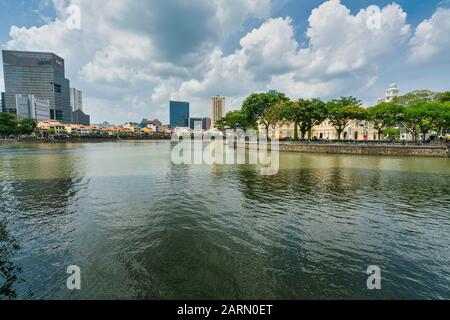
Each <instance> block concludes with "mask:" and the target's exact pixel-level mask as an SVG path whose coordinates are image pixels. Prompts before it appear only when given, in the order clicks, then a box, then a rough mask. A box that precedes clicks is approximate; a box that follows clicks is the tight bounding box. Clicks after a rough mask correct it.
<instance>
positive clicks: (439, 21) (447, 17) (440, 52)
mask: <svg viewBox="0 0 450 320" xmlns="http://www.w3.org/2000/svg"><path fill="white" fill-rule="evenodd" d="M449 35H450V9H443V8H440V9H438V10H437V11H436V13H435V14H433V16H432V17H431V18H430V19H427V20H425V21H423V22H422V23H421V24H419V26H418V27H417V29H416V32H415V34H414V37H413V38H412V39H411V42H410V45H411V55H410V57H409V61H410V62H412V63H415V62H424V61H429V60H430V59H432V58H435V57H446V58H447V60H448V59H449V54H448V52H449V50H450V36H449Z"/></svg>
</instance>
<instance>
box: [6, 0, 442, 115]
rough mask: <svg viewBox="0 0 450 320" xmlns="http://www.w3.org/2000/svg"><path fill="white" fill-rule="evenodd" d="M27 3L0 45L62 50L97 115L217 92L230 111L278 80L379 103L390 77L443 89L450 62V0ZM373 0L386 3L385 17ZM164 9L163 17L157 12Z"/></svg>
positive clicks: (163, 108)
mask: <svg viewBox="0 0 450 320" xmlns="http://www.w3.org/2000/svg"><path fill="white" fill-rule="evenodd" d="M38 2H39V3H38ZM24 3H25V4H24V5H23V4H20V3H11V2H9V3H6V2H5V3H2V4H0V6H1V9H2V10H3V11H5V12H11V16H10V17H6V19H3V21H2V22H0V24H1V26H2V28H1V30H2V31H1V32H0V45H1V47H2V49H17V50H32V51H51V52H54V53H55V54H57V55H59V56H61V57H62V58H64V59H65V60H66V69H67V70H66V73H67V77H68V78H69V79H70V80H71V87H74V88H78V89H80V90H81V91H83V98H84V105H85V111H86V113H88V114H91V115H92V118H93V119H92V121H93V122H101V121H109V122H114V123H120V122H123V121H126V120H128V119H141V118H143V117H150V118H155V117H158V118H160V119H161V120H162V121H164V122H168V119H169V112H168V110H167V101H169V100H188V101H190V102H191V107H192V110H191V114H192V115H193V116H204V115H208V114H209V112H208V109H209V108H210V102H209V99H210V97H211V96H213V95H215V94H220V95H223V96H225V97H226V98H227V110H226V111H230V110H233V109H238V108H239V107H240V104H241V102H242V100H243V98H245V96H246V94H248V93H249V92H266V91H268V90H271V89H274V90H277V91H280V92H285V93H286V94H287V95H289V96H290V97H292V98H293V99H296V98H300V97H302V98H308V97H320V98H322V99H325V100H326V99H329V98H331V97H337V96H341V95H354V96H357V97H358V98H360V99H362V100H363V102H364V103H365V104H367V105H373V104H375V103H376V101H377V99H378V98H379V95H380V93H381V92H384V90H385V89H386V87H388V85H389V84H390V83H392V82H395V83H398V84H400V85H401V87H402V91H403V92H409V91H413V90H416V89H422V88H429V89H432V90H436V91H444V90H445V89H446V88H445V87H446V83H448V76H447V74H448V67H447V68H446V67H442V66H443V65H444V66H448V59H449V57H448V55H447V54H446V52H447V50H448V48H450V40H447V39H445V38H443V37H439V36H437V35H439V34H448V32H449V30H447V28H448V25H447V24H445V21H448V18H449V17H450V9H449V2H448V1H437V0H436V1H434V0H433V1H426V3H418V2H412V1H396V3H397V4H391V2H390V1H384V0H383V1H351V0H348V1H344V0H343V1H337V0H332V1H315V0H311V1H308V2H303V3H298V2H296V1H285V0H283V1H281V0H280V1H276V0H273V1H270V0H258V1H256V2H255V1H244V2H243V3H241V5H240V6H239V11H236V10H233V9H230V8H231V7H230V6H227V7H226V8H224V7H223V4H221V3H220V2H214V1H213V2H209V3H203V2H202V1H199V2H198V3H196V4H195V5H192V6H191V7H190V8H189V10H188V12H187V14H186V15H184V16H185V17H184V18H183V19H181V20H180V21H179V24H177V25H176V27H175V28H169V27H170V25H166V24H165V23H166V22H165V20H164V19H165V18H164V15H163V13H164V14H170V15H172V16H173V15H179V14H180V13H181V12H183V11H182V10H185V9H183V8H182V6H181V5H180V4H179V3H176V4H174V5H173V6H170V7H166V5H164V4H163V3H158V1H156V2H154V3H142V2H138V1H131V2H127V3H125V2H122V1H119V2H118V4H117V8H119V9H120V8H122V7H124V6H126V8H125V7H124V10H123V17H121V19H119V21H114V19H113V17H114V12H115V11H114V10H117V8H108V6H105V7H106V9H108V10H104V12H102V13H99V12H97V11H96V10H94V9H93V8H95V7H96V6H97V5H98V4H99V3H97V4H95V3H94V2H92V1H86V0H73V1H46V2H45V3H43V2H41V1H31V0H29V1H25V2H24ZM70 4H74V5H77V6H79V8H80V12H81V16H82V20H81V21H82V23H81V25H80V28H79V29H77V28H73V29H71V28H68V26H67V24H66V21H67V20H68V18H69V16H68V15H69V14H68V13H67V11H66V9H67V8H68V6H69V5H70ZM370 5H376V6H378V7H379V8H380V10H381V11H380V12H379V18H380V19H379V21H378V22H380V24H379V25H378V24H377V19H372V18H373V16H371V14H372V13H374V12H375V13H376V10H375V11H373V12H372V11H371V10H372V9H373V8H372V9H370ZM224 9H226V10H224ZM159 10H163V11H161V17H160V18H156V17H153V15H152V12H156V13H157V12H160V11H159ZM331 13H333V14H332V15H331ZM99 15H100V16H99ZM156 16H158V14H156ZM149 17H153V18H152V19H150V18H149ZM375 17H377V15H376V14H375ZM100 18H101V19H100ZM143 18H145V19H143ZM143 20H145V23H143V24H142V25H140V24H132V25H129V26H128V25H127V24H126V23H125V22H126V21H143ZM100 21H102V23H104V25H101V24H100ZM155 28H157V29H158V30H159V33H158V34H156V33H155V32H154V30H155ZM105 30H108V31H105ZM179 30H184V31H186V32H189V33H190V34H193V35H195V36H192V37H184V36H183V32H181V33H180V32H179ZM330 30H332V32H331V31H330ZM430 32H431V35H432V36H430ZM113 34H114V35H116V37H115V38H114V37H113ZM167 39H170V40H167ZM275 39H277V41H274V40H275ZM271 44H272V45H271ZM374 44H376V47H374ZM0 72H3V70H1V71H0ZM0 79H1V80H0V90H2V89H3V87H4V84H3V76H2V74H0Z"/></svg>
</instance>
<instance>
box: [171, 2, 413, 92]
mask: <svg viewBox="0 0 450 320" xmlns="http://www.w3.org/2000/svg"><path fill="white" fill-rule="evenodd" d="M368 18H369V13H368V10H367V9H363V10H361V11H360V12H359V13H358V14H356V15H352V14H351V12H350V10H349V9H348V8H346V7H345V6H344V5H342V4H341V3H340V1H338V0H331V1H327V2H325V3H323V4H322V5H320V6H319V7H318V8H316V9H314V10H313V12H312V13H311V16H310V17H309V27H308V30H307V32H306V35H307V38H308V45H307V47H302V46H301V44H300V43H298V42H297V40H296V38H295V29H294V26H293V21H292V19H291V18H289V17H287V18H276V19H269V20H267V21H266V22H264V23H263V24H262V25H261V26H260V27H259V28H257V29H254V30H252V31H251V32H249V33H248V34H247V35H246V36H244V37H243V38H242V39H241V41H240V45H241V48H240V49H238V50H236V52H235V53H233V54H231V55H229V56H225V57H224V56H222V54H221V52H220V51H216V52H214V53H213V55H212V57H211V63H210V69H209V71H208V72H207V73H206V74H205V77H204V78H203V79H202V80H200V81H199V80H189V81H187V82H184V83H183V84H182V85H181V87H180V92H181V93H182V95H183V96H199V95H204V96H207V95H208V93H211V92H213V91H214V90H219V89H220V88H222V91H223V92H226V93H228V94H231V95H232V96H235V97H236V96H237V95H239V94H242V95H245V94H246V93H248V92H251V90H254V89H255V88H257V89H258V90H267V89H269V88H273V89H276V90H280V91H283V92H286V93H287V94H289V95H290V96H291V97H295V98H298V97H318V96H320V97H323V98H325V97H330V96H333V95H339V94H344V93H346V94H347V93H348V94H350V93H351V92H356V91H358V90H361V89H362V88H364V89H368V88H370V86H371V85H372V84H373V83H374V82H375V80H376V78H377V67H378V63H379V62H380V59H382V58H385V57H387V56H389V55H390V54H395V53H396V52H397V51H398V49H399V48H401V47H402V46H404V45H405V43H407V40H408V36H409V34H410V26H409V25H408V24H406V13H405V12H404V11H403V10H402V9H401V7H400V6H398V5H396V4H392V5H388V6H386V7H384V8H383V9H382V10H381V12H380V15H379V19H380V25H379V28H374V29H370V28H368V25H367V21H368ZM243 89H244V90H243ZM245 89H246V90H245ZM232 93H234V95H233V94H232Z"/></svg>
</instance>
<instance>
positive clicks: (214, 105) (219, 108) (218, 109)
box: [211, 96, 225, 127]
mask: <svg viewBox="0 0 450 320" xmlns="http://www.w3.org/2000/svg"><path fill="white" fill-rule="evenodd" d="M211 109H212V111H211V115H212V118H211V126H212V127H214V125H215V123H216V122H217V121H219V120H220V119H222V118H223V117H225V97H221V96H215V97H211Z"/></svg>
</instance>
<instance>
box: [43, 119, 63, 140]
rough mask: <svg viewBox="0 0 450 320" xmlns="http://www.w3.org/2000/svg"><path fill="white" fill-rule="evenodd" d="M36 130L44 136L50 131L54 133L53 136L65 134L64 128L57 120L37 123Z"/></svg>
mask: <svg viewBox="0 0 450 320" xmlns="http://www.w3.org/2000/svg"><path fill="white" fill-rule="evenodd" d="M37 128H38V129H39V130H40V131H41V132H42V133H43V134H46V133H48V131H49V130H50V129H52V130H53V131H54V132H55V135H57V136H58V135H64V134H66V133H67V132H66V126H65V125H64V124H63V123H61V122H59V121H57V120H47V121H40V122H38V125H37Z"/></svg>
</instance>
